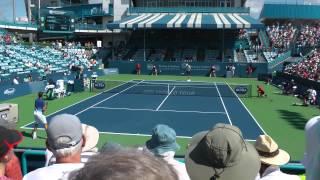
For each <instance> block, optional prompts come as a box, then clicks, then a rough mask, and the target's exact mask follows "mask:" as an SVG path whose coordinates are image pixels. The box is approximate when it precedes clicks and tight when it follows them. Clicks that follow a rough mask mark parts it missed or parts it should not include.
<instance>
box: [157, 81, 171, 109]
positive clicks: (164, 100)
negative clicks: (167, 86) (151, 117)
mask: <svg viewBox="0 0 320 180" xmlns="http://www.w3.org/2000/svg"><path fill="white" fill-rule="evenodd" d="M175 88H176V87H175V86H173V88H172V90H171V91H170V92H169V94H168V95H167V96H166V97H165V98H164V99H163V101H162V102H161V103H160V105H159V106H158V107H157V109H156V111H158V110H159V109H160V108H161V106H162V105H163V103H164V102H166V100H167V99H168V97H169V96H170V95H171V93H172V92H173V90H174V89H175Z"/></svg>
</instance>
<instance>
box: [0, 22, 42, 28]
mask: <svg viewBox="0 0 320 180" xmlns="http://www.w3.org/2000/svg"><path fill="white" fill-rule="evenodd" d="M1 25H5V26H16V27H25V28H38V25H37V24H34V23H29V22H8V21H0V26H1Z"/></svg>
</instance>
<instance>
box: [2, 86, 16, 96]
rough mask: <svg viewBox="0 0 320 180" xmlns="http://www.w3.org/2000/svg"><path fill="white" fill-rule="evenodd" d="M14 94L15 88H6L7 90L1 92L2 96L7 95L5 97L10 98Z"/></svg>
mask: <svg viewBox="0 0 320 180" xmlns="http://www.w3.org/2000/svg"><path fill="white" fill-rule="evenodd" d="M15 92H16V89H15V88H8V89H6V90H4V91H3V94H4V95H7V96H10V95H13V94H14V93H15Z"/></svg>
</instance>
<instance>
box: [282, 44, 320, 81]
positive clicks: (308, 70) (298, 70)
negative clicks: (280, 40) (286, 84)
mask: <svg viewBox="0 0 320 180" xmlns="http://www.w3.org/2000/svg"><path fill="white" fill-rule="evenodd" d="M319 65H320V51H319V50H317V49H315V50H313V51H312V53H311V55H309V56H308V57H306V58H305V59H304V60H302V61H301V62H298V63H292V64H289V65H287V66H286V67H285V69H284V72H285V73H287V74H290V75H294V76H299V77H302V78H304V79H309V80H313V81H319V75H320V69H319V68H318V67H319Z"/></svg>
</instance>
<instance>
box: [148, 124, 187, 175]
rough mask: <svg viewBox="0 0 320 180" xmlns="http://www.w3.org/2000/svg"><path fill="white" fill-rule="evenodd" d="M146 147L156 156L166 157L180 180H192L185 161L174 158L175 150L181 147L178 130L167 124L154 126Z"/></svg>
mask: <svg viewBox="0 0 320 180" xmlns="http://www.w3.org/2000/svg"><path fill="white" fill-rule="evenodd" d="M146 147H147V148H148V150H149V151H151V152H152V153H153V154H154V155H155V156H157V157H160V158H162V159H164V160H165V161H166V162H167V163H168V164H170V165H171V166H172V167H173V168H174V169H175V171H176V173H177V175H178V178H179V180H190V178H189V175H188V173H187V170H186V167H185V165H184V163H181V162H179V161H177V160H175V159H174V155H175V152H176V151H177V150H178V149H179V148H180V146H179V145H178V144H177V142H176V132H175V131H174V130H173V129H172V128H170V127H169V126H167V125H164V124H158V125H156V126H155V127H154V128H153V131H152V137H151V139H150V140H148V141H147V142H146Z"/></svg>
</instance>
